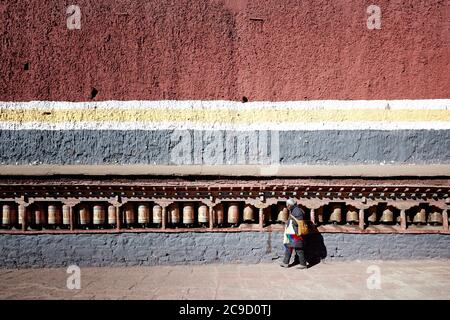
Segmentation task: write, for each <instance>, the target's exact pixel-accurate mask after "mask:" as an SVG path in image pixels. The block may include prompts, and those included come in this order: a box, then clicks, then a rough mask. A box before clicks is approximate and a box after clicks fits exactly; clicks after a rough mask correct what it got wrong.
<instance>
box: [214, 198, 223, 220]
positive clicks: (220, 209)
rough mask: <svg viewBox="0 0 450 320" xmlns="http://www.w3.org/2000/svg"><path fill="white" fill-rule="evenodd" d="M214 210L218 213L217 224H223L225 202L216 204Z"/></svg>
mask: <svg viewBox="0 0 450 320" xmlns="http://www.w3.org/2000/svg"><path fill="white" fill-rule="evenodd" d="M214 212H215V214H216V222H217V225H219V226H222V225H223V224H224V222H225V213H224V209H223V204H222V203H219V204H218V205H216V206H215V208H214Z"/></svg>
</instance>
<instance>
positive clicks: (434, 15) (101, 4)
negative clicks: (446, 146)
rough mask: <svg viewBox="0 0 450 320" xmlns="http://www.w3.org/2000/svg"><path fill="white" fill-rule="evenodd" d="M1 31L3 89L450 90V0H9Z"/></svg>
mask: <svg viewBox="0 0 450 320" xmlns="http://www.w3.org/2000/svg"><path fill="white" fill-rule="evenodd" d="M70 4H77V5H79V6H80V8H81V14H82V16H81V30H68V29H67V27H66V19H67V15H66V7H67V6H68V5H70ZM370 4H376V5H378V6H380V8H381V10H382V18H381V19H382V20H381V22H382V24H381V30H368V28H367V26H366V20H367V17H368V16H369V14H367V13H366V9H367V7H368V5H370ZM0 42H1V59H0V70H1V73H0V74H1V77H0V100H2V101H13V100H15V101H28V100H68V101H84V100H90V99H91V91H92V88H93V87H95V88H96V89H97V90H98V94H97V96H96V97H95V99H96V100H110V99H115V100H135V99H136V100H138V99H145V100H160V99H226V100H240V99H241V98H242V96H246V97H248V98H249V100H250V101H255V100H273V101H284V100H306V99H431V98H450V72H449V71H450V2H449V1H439V0H435V1H400V0H370V1H361V0H340V1H339V0H321V1H318V0H315V1H300V0H264V1H262V0H261V1H250V0H248V1H238V0H233V1H219V0H208V1H207V0H200V1H192V0H171V1H163V0H143V1H132V0H123V1H107V0H74V1H58V0H39V1H25V0H23V1H10V0H9V1H0ZM25 64H28V70H25V68H24V66H25Z"/></svg>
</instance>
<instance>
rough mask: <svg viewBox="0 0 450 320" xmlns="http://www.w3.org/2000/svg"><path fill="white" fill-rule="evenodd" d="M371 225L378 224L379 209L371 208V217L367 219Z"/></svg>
mask: <svg viewBox="0 0 450 320" xmlns="http://www.w3.org/2000/svg"><path fill="white" fill-rule="evenodd" d="M367 222H369V224H374V223H377V207H370V208H369V216H368V217H367Z"/></svg>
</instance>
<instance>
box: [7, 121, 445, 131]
mask: <svg viewBox="0 0 450 320" xmlns="http://www.w3.org/2000/svg"><path fill="white" fill-rule="evenodd" d="M0 130H121V131H127V130H128V131H129V130H146V131H150V130H212V131H217V130H229V131H254V130H273V131H319V130H386V131H389V130H450V122H444V121H433V122H431V121H422V122H375V121H367V122H316V123H311V122H308V123H257V124H229V123H214V124H208V123H198V122H156V123H155V122H137V121H136V122H135V121H132V122H117V121H105V122H94V121H93V122H56V123H46V122H24V123H20V122H0Z"/></svg>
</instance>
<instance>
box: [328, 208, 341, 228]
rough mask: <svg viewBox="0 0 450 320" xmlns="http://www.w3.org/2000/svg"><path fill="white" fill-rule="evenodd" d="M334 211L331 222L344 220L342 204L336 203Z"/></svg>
mask: <svg viewBox="0 0 450 320" xmlns="http://www.w3.org/2000/svg"><path fill="white" fill-rule="evenodd" d="M332 208H333V211H332V212H331V215H330V219H329V220H328V221H329V222H332V223H335V224H336V223H340V222H341V221H342V209H341V206H340V205H334V206H333V207H332Z"/></svg>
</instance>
